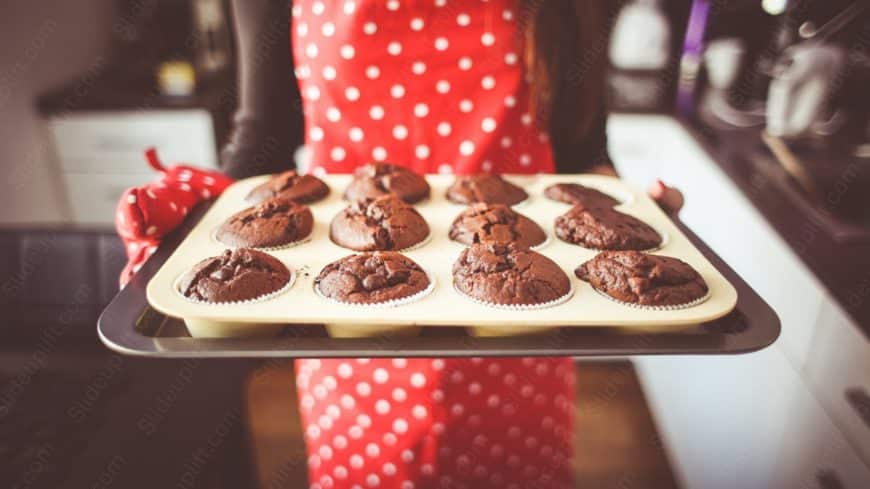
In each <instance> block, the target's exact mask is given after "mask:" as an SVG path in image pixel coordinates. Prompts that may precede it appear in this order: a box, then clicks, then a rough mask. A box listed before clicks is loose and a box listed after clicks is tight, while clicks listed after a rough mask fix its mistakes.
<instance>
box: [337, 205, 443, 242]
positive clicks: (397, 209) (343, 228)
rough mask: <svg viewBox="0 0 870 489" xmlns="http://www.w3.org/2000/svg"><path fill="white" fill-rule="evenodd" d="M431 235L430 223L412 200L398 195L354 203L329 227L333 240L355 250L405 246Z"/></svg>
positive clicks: (340, 213) (339, 214)
mask: <svg viewBox="0 0 870 489" xmlns="http://www.w3.org/2000/svg"><path fill="white" fill-rule="evenodd" d="M427 236H429V225H428V224H426V220H425V219H423V216H421V215H420V213H419V212H417V210H416V209H414V207H413V206H411V205H410V204H406V203H405V202H404V201H403V200H402V199H400V198H398V197H397V196H395V195H384V196H382V197H378V198H375V199H364V200H360V201H357V202H353V203H351V204H350V205H349V206H347V207H346V208H345V209H344V210H342V211H341V212H339V213H338V215H336V216H335V218H334V219H333V220H332V224H331V225H330V228H329V237H330V238H332V241H333V242H334V243H335V244H337V245H339V246H343V247H345V248H349V249H352V250H356V251H387V250H403V249H405V248H409V247H411V246H413V245H415V244H417V243H420V242H422V241H423V240H424V239H426V237H427Z"/></svg>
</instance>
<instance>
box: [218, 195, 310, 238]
mask: <svg viewBox="0 0 870 489" xmlns="http://www.w3.org/2000/svg"><path fill="white" fill-rule="evenodd" d="M313 226H314V217H313V216H312V215H311V209H309V208H308V206H305V205H302V204H298V203H296V202H294V201H292V200H290V199H288V198H285V197H274V198H272V199H269V200H267V201H265V202H263V203H261V204H259V205H256V206H254V207H249V208H247V209H245V210H243V211H241V212H237V213H236V214H233V215H232V216H230V218H229V219H227V220H226V221H225V222H224V223H223V224H221V227H219V228H218V230H217V236H216V237H217V240H218V241H220V242H221V243H223V244H225V245H227V246H246V247H252V248H268V247H271V246H282V245H285V244H288V243H292V242H294V241H299V240H301V239H304V238H305V237H307V236H308V235H309V234H311V228H312V227H313Z"/></svg>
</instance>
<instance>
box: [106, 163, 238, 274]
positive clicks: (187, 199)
mask: <svg viewBox="0 0 870 489" xmlns="http://www.w3.org/2000/svg"><path fill="white" fill-rule="evenodd" d="M145 158H146V159H147V161H148V164H149V165H150V166H151V168H153V169H154V170H155V171H157V173H158V175H159V179H158V180H157V181H156V182H153V183H149V184H147V185H142V186H140V187H134V188H131V189H127V190H126V191H125V192H124V193H123V194H122V195H121V200H120V201H119V202H118V208H117V211H116V212H115V229H116V230H117V231H118V235H119V236H120V237H121V239H122V240H123V241H124V246H125V247H126V250H127V266H126V267H124V270H123V271H122V272H121V277H120V283H121V287H123V286H124V285H126V284H127V282H128V281H129V280H130V277H132V276H133V274H135V273H136V272H137V271H138V270H139V268H140V267H141V266H142V264H143V263H145V261H146V260H147V259H148V257H150V256H151V254H152V253H154V250H156V249H157V245H158V244H160V240H161V239H162V238H163V236H165V235H166V234H167V233H168V232H170V231H172V230H173V229H175V228H176V227H178V225H179V224H181V222H182V221H184V218H185V217H186V216H187V213H188V212H190V209H192V208H193V206H195V205H196V204H197V203H199V202H200V201H201V200H204V199H210V198H212V197H216V196H218V195H220V194H221V192H223V191H224V189H225V188H227V187H228V186H229V185H230V184H231V183H233V179H231V178H229V177H227V176H226V175H223V174H221V173H219V172H216V171H211V170H203V169H200V168H196V167H193V166H187V165H174V166H170V167H168V168H166V167H164V166H163V164H162V163H161V162H160V159H159V158H158V157H157V151H156V150H155V149H154V148H149V149H148V150H146V151H145Z"/></svg>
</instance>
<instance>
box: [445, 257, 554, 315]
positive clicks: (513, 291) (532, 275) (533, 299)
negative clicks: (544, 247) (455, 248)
mask: <svg viewBox="0 0 870 489" xmlns="http://www.w3.org/2000/svg"><path fill="white" fill-rule="evenodd" d="M453 283H454V285H455V286H456V288H457V289H458V290H459V291H460V292H462V293H464V294H466V295H468V296H470V297H473V298H475V299H478V300H480V301H484V302H489V303H492V304H501V305H534V304H543V303H547V302H550V301H554V300H556V299H559V298H561V297H564V296H565V295H566V294H568V293H569V292H570V291H571V283H570V280H569V279H568V276H567V275H566V274H565V272H563V271H562V269H561V268H559V265H557V264H556V263H555V262H554V261H552V260H550V259H549V258H547V257H546V256H544V255H542V254H540V253H536V252H534V251H531V250H529V249H528V248H524V247H522V246H518V245H516V244H513V243H511V244H502V243H480V244H475V245H472V246H470V247H468V248H466V249H465V250H463V252H462V254H461V255H459V259H458V260H456V263H454V264H453Z"/></svg>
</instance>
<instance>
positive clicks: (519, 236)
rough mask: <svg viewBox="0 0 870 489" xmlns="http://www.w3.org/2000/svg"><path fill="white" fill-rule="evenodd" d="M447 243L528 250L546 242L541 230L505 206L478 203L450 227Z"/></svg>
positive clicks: (464, 212)
mask: <svg viewBox="0 0 870 489" xmlns="http://www.w3.org/2000/svg"><path fill="white" fill-rule="evenodd" d="M449 236H450V239H452V240H453V241H458V242H460V243H463V244H466V245H472V244H475V243H484V242H489V241H494V242H499V243H517V244H518V245H520V246H523V247H526V248H529V247H532V246H537V245H539V244H541V243H543V242H544V241H546V239H547V235H546V234H545V233H544V230H543V229H541V227H540V226H538V225H537V223H535V222H534V221H532V220H531V219H529V218H528V217H526V216H524V215H522V214H520V213H518V212H516V211H514V210H513V209H511V208H510V207H508V206H506V205H504V204H487V203H483V202H481V203H478V204H474V205H472V206H470V207H469V208H468V209H466V210H464V211H463V212H462V213H461V214H459V216H458V217H457V218H456V219H455V220H454V221H453V225H452V226H450V233H449Z"/></svg>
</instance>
